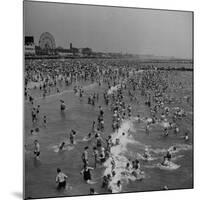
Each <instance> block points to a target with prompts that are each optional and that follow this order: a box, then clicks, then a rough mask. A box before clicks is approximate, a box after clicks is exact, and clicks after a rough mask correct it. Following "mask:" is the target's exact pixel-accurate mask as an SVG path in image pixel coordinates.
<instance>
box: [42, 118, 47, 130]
mask: <svg viewBox="0 0 200 200" xmlns="http://www.w3.org/2000/svg"><path fill="white" fill-rule="evenodd" d="M43 124H44V127H45V128H46V127H47V117H46V115H44V117H43Z"/></svg>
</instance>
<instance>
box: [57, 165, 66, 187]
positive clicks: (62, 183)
mask: <svg viewBox="0 0 200 200" xmlns="http://www.w3.org/2000/svg"><path fill="white" fill-rule="evenodd" d="M67 178H68V176H67V175H65V174H64V173H63V172H62V171H61V169H60V168H57V176H56V183H57V184H58V185H57V189H58V190H61V189H65V187H66V180H67Z"/></svg>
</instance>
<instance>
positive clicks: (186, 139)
mask: <svg viewBox="0 0 200 200" xmlns="http://www.w3.org/2000/svg"><path fill="white" fill-rule="evenodd" d="M184 140H185V141H186V142H187V141H188V140H189V136H188V133H187V132H186V133H185V136H184Z"/></svg>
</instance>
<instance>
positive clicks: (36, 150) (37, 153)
mask: <svg viewBox="0 0 200 200" xmlns="http://www.w3.org/2000/svg"><path fill="white" fill-rule="evenodd" d="M34 155H35V158H36V159H37V160H39V156H40V144H39V142H38V141H37V140H35V141H34Z"/></svg>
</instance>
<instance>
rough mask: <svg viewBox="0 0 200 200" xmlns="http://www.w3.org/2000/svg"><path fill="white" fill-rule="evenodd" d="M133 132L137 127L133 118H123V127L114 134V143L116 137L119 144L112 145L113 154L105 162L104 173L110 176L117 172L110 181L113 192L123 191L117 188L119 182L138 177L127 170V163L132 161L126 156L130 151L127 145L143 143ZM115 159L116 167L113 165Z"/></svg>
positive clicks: (133, 179)
mask: <svg viewBox="0 0 200 200" xmlns="http://www.w3.org/2000/svg"><path fill="white" fill-rule="evenodd" d="M131 132H132V133H134V132H135V129H134V127H133V122H132V121H131V120H128V119H126V120H123V121H122V124H121V127H120V128H119V130H118V131H116V132H114V133H113V134H112V143H113V144H115V142H116V139H117V140H119V144H117V145H114V146H112V147H111V150H110V152H111V156H110V157H109V158H108V159H107V160H106V162H105V163H104V167H105V171H104V173H103V175H104V176H108V175H111V176H112V174H113V171H114V172H115V173H114V174H115V175H114V176H112V179H111V180H110V182H109V189H110V190H111V191H112V193H117V192H121V191H119V190H118V189H117V187H116V186H117V182H118V181H120V182H122V183H124V182H125V183H128V181H129V180H132V181H135V180H137V178H136V177H135V176H133V175H132V174H131V173H128V172H127V170H126V164H127V163H130V160H129V159H128V158H127V157H126V156H125V155H126V154H127V152H128V149H127V145H128V144H130V143H131V144H135V145H141V143H140V142H138V141H136V140H134V138H133V136H132V135H131ZM113 161H114V163H115V164H114V167H113V164H112V163H113Z"/></svg>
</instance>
